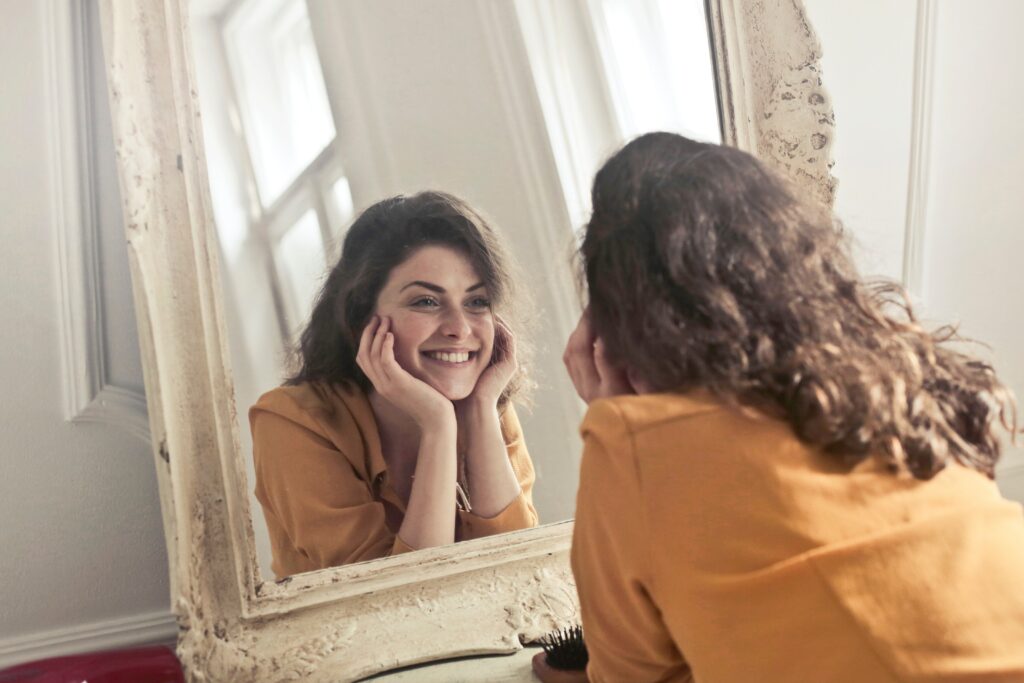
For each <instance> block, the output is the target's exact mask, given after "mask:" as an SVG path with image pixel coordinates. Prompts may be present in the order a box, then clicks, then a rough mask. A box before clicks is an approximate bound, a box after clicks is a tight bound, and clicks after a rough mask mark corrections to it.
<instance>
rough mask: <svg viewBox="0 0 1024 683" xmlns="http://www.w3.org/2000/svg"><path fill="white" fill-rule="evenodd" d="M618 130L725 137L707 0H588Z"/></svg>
mask: <svg viewBox="0 0 1024 683" xmlns="http://www.w3.org/2000/svg"><path fill="white" fill-rule="evenodd" d="M590 4H591V14H592V19H593V22H594V29H595V34H596V39H597V44H598V49H599V51H600V54H601V60H602V62H603V63H604V70H605V74H606V77H607V83H608V89H609V91H610V93H611V100H612V103H613V105H614V108H615V115H616V119H617V120H618V124H619V131H620V133H621V135H622V137H623V139H625V140H628V139H630V138H633V137H636V136H637V135H641V134H643V133H648V132H650V131H655V130H661V131H667V132H671V133H679V134H681V135H685V136H687V137H691V138H694V139H697V140H702V141H704V142H715V143H720V142H721V141H722V134H721V128H720V126H719V121H718V102H717V98H716V97H715V76H714V65H713V62H712V57H711V43H710V40H709V39H708V25H707V19H706V15H705V7H704V1H703V0H590Z"/></svg>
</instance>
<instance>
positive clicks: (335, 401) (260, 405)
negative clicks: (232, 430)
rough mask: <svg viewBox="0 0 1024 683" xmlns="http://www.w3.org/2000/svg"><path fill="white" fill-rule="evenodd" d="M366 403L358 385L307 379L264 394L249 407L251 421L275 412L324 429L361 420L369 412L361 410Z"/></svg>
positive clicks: (311, 427)
mask: <svg viewBox="0 0 1024 683" xmlns="http://www.w3.org/2000/svg"><path fill="white" fill-rule="evenodd" d="M366 403H367V399H366V396H365V394H363V393H362V391H361V390H360V389H358V388H356V387H349V386H346V385H327V384H323V383H319V382H303V383H302V384H296V385H290V386H288V385H286V386H280V387H277V388H275V389H271V390H270V391H268V392H266V393H265V394H263V395H262V396H260V398H259V400H258V401H256V403H255V404H254V405H253V406H252V407H251V408H250V409H249V420H250V422H252V423H255V422H256V420H257V418H259V417H261V416H263V415H274V416H277V417H280V418H284V419H286V420H289V421H291V422H295V423H297V424H299V425H302V426H303V427H306V428H307V429H311V430H313V431H317V432H323V431H325V430H327V429H328V427H327V425H332V424H339V423H346V422H350V421H352V420H353V419H357V415H359V414H360V413H361V412H365V411H363V410H361V409H362V407H363V404H366Z"/></svg>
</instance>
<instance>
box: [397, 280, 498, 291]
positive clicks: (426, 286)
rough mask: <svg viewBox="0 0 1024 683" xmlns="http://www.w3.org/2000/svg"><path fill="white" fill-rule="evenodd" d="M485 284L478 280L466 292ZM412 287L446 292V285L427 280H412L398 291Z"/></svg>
mask: <svg viewBox="0 0 1024 683" xmlns="http://www.w3.org/2000/svg"><path fill="white" fill-rule="evenodd" d="M484 286H486V283H485V282H478V283H476V284H475V285H473V286H472V287H467V288H466V292H467V293H468V292H472V291H473V290H474V289H480V288H481V287H484ZM410 287H422V288H423V289H429V290H430V291H431V292H437V293H438V294H444V293H445V289H444V287H441V286H440V285H435V284H434V283H433V282H426V281H425V280H413V281H412V282H410V283H409V284H407V285H406V286H404V287H402V288H401V289H400V290H398V291H399V292H404V291H405V290H407V289H409V288H410Z"/></svg>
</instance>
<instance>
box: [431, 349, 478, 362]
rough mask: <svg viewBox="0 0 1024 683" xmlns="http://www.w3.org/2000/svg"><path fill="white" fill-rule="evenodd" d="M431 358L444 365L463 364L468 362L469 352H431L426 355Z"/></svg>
mask: <svg viewBox="0 0 1024 683" xmlns="http://www.w3.org/2000/svg"><path fill="white" fill-rule="evenodd" d="M427 355H428V356H430V357H431V358H433V359H435V360H439V361H444V362H445V363H465V362H466V361H468V360H469V352H467V351H463V352H461V353H447V352H445V351H431V352H430V353H428V354H427Z"/></svg>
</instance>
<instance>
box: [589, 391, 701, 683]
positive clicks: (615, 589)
mask: <svg viewBox="0 0 1024 683" xmlns="http://www.w3.org/2000/svg"><path fill="white" fill-rule="evenodd" d="M644 508H645V506H644V505H643V504H642V494H641V489H640V480H639V476H638V474H637V470H636V466H635V460H634V455H633V453H632V440H631V438H630V435H629V433H628V431H627V429H626V425H625V423H624V421H623V419H622V418H621V417H620V416H619V414H618V411H617V410H616V409H615V406H614V405H613V404H611V403H608V402H599V403H595V404H593V405H592V406H591V408H590V410H589V412H588V414H587V418H586V419H585V421H584V428H583V461H582V465H581V471H580V485H579V492H578V493H577V499H576V521H575V524H574V527H573V538H572V551H571V560H572V571H573V576H574V577H575V580H576V590H577V592H578V593H579V599H580V611H581V616H582V622H583V633H584V640H585V641H586V644H587V651H588V653H589V657H590V663H589V665H588V667H587V675H588V677H589V679H590V681H591V683H603V682H605V681H635V682H636V683H642V682H644V681H680V682H684V681H691V680H692V677H691V672H690V668H689V666H688V665H687V664H686V661H685V660H684V659H683V656H682V654H681V653H680V652H679V650H678V648H676V646H675V643H674V642H673V641H672V639H671V637H670V635H669V633H668V630H667V629H666V627H665V625H664V624H663V622H662V620H661V616H660V613H659V610H658V608H657V606H656V605H655V604H654V602H653V600H652V598H651V595H650V593H649V591H650V590H651V579H650V576H649V570H650V567H651V564H650V562H649V559H648V558H649V557H650V553H651V552H652V548H653V545H652V544H653V543H654V542H655V539H651V538H649V537H648V536H649V531H648V529H649V527H648V525H647V524H646V523H645V519H644Z"/></svg>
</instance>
